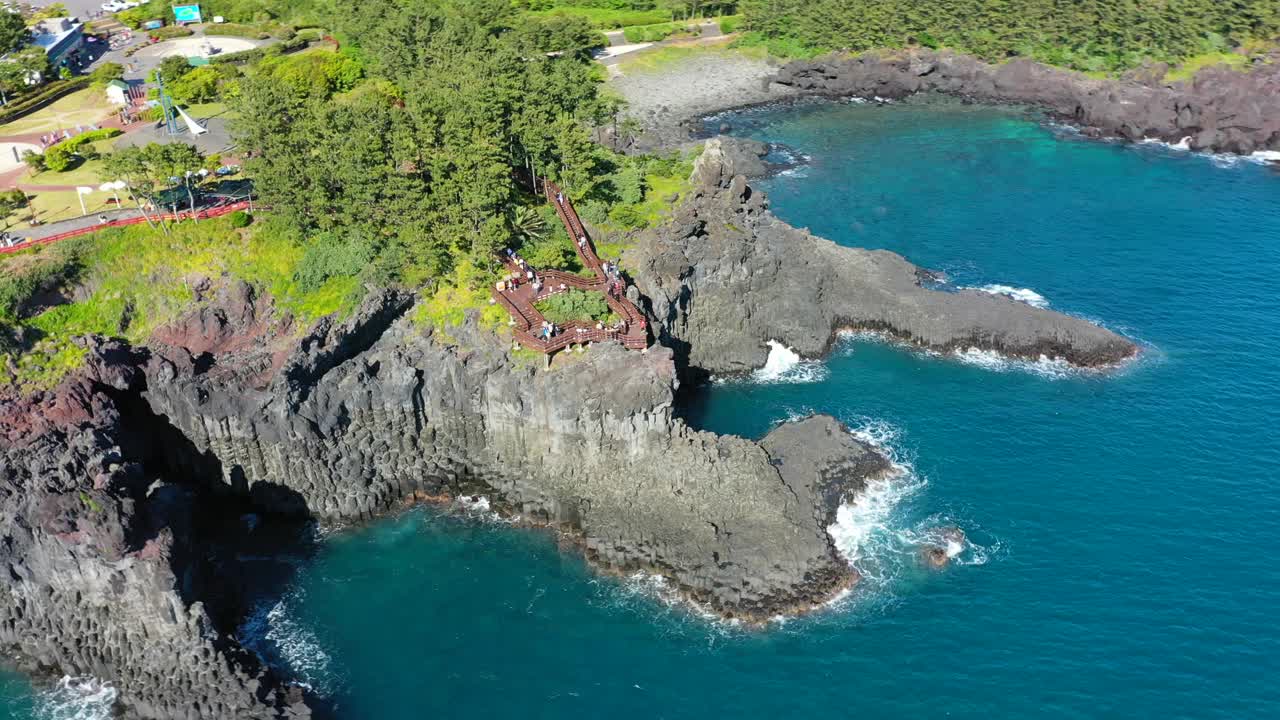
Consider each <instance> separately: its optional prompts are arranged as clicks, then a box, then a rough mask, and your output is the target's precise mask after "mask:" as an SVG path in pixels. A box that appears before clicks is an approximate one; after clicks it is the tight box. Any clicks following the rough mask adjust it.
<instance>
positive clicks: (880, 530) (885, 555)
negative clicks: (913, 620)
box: [827, 420, 926, 587]
mask: <svg viewBox="0 0 1280 720" xmlns="http://www.w3.org/2000/svg"><path fill="white" fill-rule="evenodd" d="M850 432H851V433H852V434H853V436H854V437H856V438H858V439H859V440H861V441H863V442H865V443H867V444H868V445H871V446H873V447H875V448H876V449H877V450H879V451H880V452H882V453H883V454H884V455H885V456H886V457H887V458H889V462H890V465H891V467H892V470H891V472H889V473H887V474H885V475H884V476H882V477H878V478H874V479H872V480H870V481H868V482H867V484H866V486H865V487H864V488H863V489H862V491H861V492H859V493H858V494H857V495H855V496H854V497H853V498H851V499H849V500H848V501H847V502H845V503H843V504H841V506H840V507H839V509H837V510H836V521H835V522H834V523H832V524H831V525H830V526H828V527H827V532H828V533H830V534H831V539H832V540H833V541H835V546H836V550H837V551H839V552H840V554H841V556H843V557H844V559H845V560H846V561H848V563H849V564H850V565H852V566H853V568H854V569H855V570H857V571H858V573H859V574H861V575H862V578H863V582H864V583H868V584H870V585H871V586H873V587H882V586H884V585H885V584H887V583H888V582H889V581H890V580H892V579H893V577H894V576H896V574H897V568H896V566H897V562H896V556H898V555H900V554H901V545H902V538H903V531H904V530H905V529H906V528H905V527H904V526H903V524H902V522H903V518H902V516H901V514H900V513H899V509H900V508H901V506H902V504H903V502H904V501H905V500H907V498H909V497H911V496H913V495H915V494H916V493H917V492H919V491H920V490H921V489H923V488H924V487H925V484H926V483H925V481H924V480H923V479H922V478H920V476H918V475H917V474H916V472H915V468H914V466H913V465H912V464H911V462H910V461H908V460H906V459H905V458H904V457H903V455H902V453H901V451H900V450H899V449H898V447H897V440H898V436H899V431H898V429H897V428H896V427H894V426H893V425H891V424H889V423H886V422H884V421H881V420H865V421H864V422H862V423H861V424H860V425H858V426H857V427H855V428H853V429H851V430H850Z"/></svg>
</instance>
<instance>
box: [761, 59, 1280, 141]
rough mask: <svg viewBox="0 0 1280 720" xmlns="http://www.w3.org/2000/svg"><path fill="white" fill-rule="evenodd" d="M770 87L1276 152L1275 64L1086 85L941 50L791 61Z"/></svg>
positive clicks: (1279, 92) (1017, 63)
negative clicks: (946, 104)
mask: <svg viewBox="0 0 1280 720" xmlns="http://www.w3.org/2000/svg"><path fill="white" fill-rule="evenodd" d="M774 80H775V82H778V83H780V84H783V85H786V86H789V87H795V88H797V89H800V90H802V91H804V92H807V93H811V94H821V95H831V96H850V95H853V96H862V97H877V96H878V97H882V98H890V99H897V98H903V97H906V96H908V95H912V94H915V93H921V92H941V93H947V94H951V95H958V96H963V97H967V98H972V99H974V100H977V101H981V102H992V103H1016V104H1025V105H1035V106H1039V107H1043V108H1045V109H1047V110H1049V111H1050V112H1052V113H1053V114H1054V115H1056V116H1058V117H1059V118H1061V119H1063V120H1066V121H1068V122H1071V123H1073V124H1076V125H1078V126H1081V127H1082V128H1084V129H1085V130H1086V131H1087V132H1090V133H1092V134H1095V135H1105V136H1110V137H1119V138H1124V139H1126V140H1130V141H1137V140H1142V139H1144V138H1153V139H1160V140H1163V141H1166V142H1170V143H1177V142H1181V141H1182V140H1183V139H1186V138H1189V140H1188V143H1189V144H1190V146H1191V148H1192V149H1195V150H1211V151H1215V152H1230V153H1238V154H1242V155H1247V154H1250V153H1253V152H1255V151H1258V150H1280V63H1262V64H1258V65H1255V66H1253V67H1252V68H1251V69H1250V71H1248V72H1240V71H1236V70H1232V69H1228V68H1226V67H1213V68H1207V69H1205V70H1202V71H1200V72H1199V73H1197V74H1196V75H1195V77H1194V79H1193V80H1191V81H1190V82H1174V83H1165V82H1164V81H1163V73H1159V72H1149V73H1132V74H1130V76H1129V77H1128V78H1126V79H1122V80H1096V79H1093V78H1090V77H1088V76H1086V75H1083V74H1080V73H1076V72H1071V71H1067V70H1060V69H1057V68H1050V67H1047V66H1044V65H1041V64H1039V63H1036V62H1033V61H1030V60H1026V59H1017V60H1013V61H1010V62H1008V63H1005V64H1003V65H988V64H986V63H984V62H982V61H980V60H977V59H975V58H973V57H970V56H967V55H959V54H955V53H953V52H949V51H943V52H936V51H932V50H904V51H896V52H881V53H866V54H863V55H859V56H856V57H842V56H834V57H825V58H819V59H816V60H800V61H795V62H791V63H789V64H787V65H786V66H784V67H783V68H782V69H781V70H780V71H779V72H778V75H777V76H776V77H775V78H774Z"/></svg>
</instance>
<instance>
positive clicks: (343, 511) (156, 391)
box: [0, 281, 888, 718]
mask: <svg viewBox="0 0 1280 720" xmlns="http://www.w3.org/2000/svg"><path fill="white" fill-rule="evenodd" d="M215 284H220V285H221V288H220V289H218V290H214V291H211V292H210V297H208V298H206V300H207V301H208V302H207V303H206V304H205V305H204V306H203V307H201V308H199V309H197V310H195V311H193V312H192V313H190V314H189V315H188V316H186V317H184V318H182V319H181V320H180V321H179V322H176V323H174V324H173V325H171V326H169V327H166V328H163V329H161V330H160V331H159V332H157V333H156V335H155V338H154V340H153V342H152V344H151V345H150V346H148V347H147V348H145V349H137V350H135V349H131V348H127V347H124V346H122V345H119V344H115V343H104V342H101V341H91V362H90V364H89V368H88V369H87V370H86V371H85V373H84V374H82V375H80V376H78V377H76V378H74V379H72V380H69V381H67V382H66V383H64V384H63V385H62V386H60V387H59V388H58V389H57V390H55V391H52V392H50V393H45V394H42V395H39V396H36V397H33V398H28V399H23V400H21V401H17V400H15V401H14V402H11V403H8V404H6V405H5V408H6V413H5V414H4V417H3V418H2V419H0V429H3V430H4V433H3V440H2V441H0V475H2V476H3V477H4V481H5V485H4V487H5V489H6V497H5V500H4V505H3V515H2V516H0V521H2V522H3V523H4V532H5V535H6V538H7V541H6V544H5V547H4V549H3V552H4V557H5V560H6V562H7V563H8V565H9V568H10V572H9V573H8V575H7V576H6V579H5V580H4V581H3V584H4V598H5V602H4V603H3V607H0V612H2V613H3V615H0V618H2V619H3V621H4V622H3V624H0V639H2V640H3V641H4V642H5V643H6V644H7V645H9V646H10V647H12V648H14V649H15V650H17V651H18V654H19V655H20V656H21V657H22V658H24V659H25V660H26V661H27V662H28V664H29V665H31V666H32V667H38V668H45V669H53V670H56V671H58V672H64V673H70V674H82V673H89V674H93V675H96V676H98V677H101V678H104V679H109V680H111V681H113V682H114V683H115V684H116V686H117V687H118V688H119V690H120V697H121V703H122V707H123V708H124V709H125V710H126V711H127V713H128V714H129V715H131V716H138V717H155V718H172V717H193V718H194V717H201V718H224V717H249V718H254V717H277V716H301V715H306V714H308V713H309V710H308V708H307V706H306V705H305V704H304V702H303V700H304V698H303V697H302V694H301V692H300V691H298V690H297V689H296V688H291V687H289V686H288V685H287V684H285V683H282V682H281V681H280V680H279V679H278V678H276V677H275V676H274V675H273V674H272V673H271V672H270V671H269V670H264V669H263V668H260V667H258V664H257V662H256V660H255V658H254V657H252V656H251V655H249V654H248V653H245V652H243V651H242V650H241V649H240V646H239V645H238V643H237V641H236V639H235V637H234V628H236V627H237V625H238V620H239V619H241V618H240V617H237V616H236V611H237V603H236V599H235V598H234V597H231V598H227V597H225V596H226V595H228V591H226V590H221V591H219V590H217V589H216V588H215V587H214V586H215V585H216V584H223V585H228V586H235V585H236V584H237V578H234V577H228V576H226V575H225V574H224V575H218V576H216V577H214V576H213V574H212V573H211V570H212V569H213V568H215V567H217V568H218V571H219V572H222V573H225V572H226V568H225V567H222V566H218V565H217V564H216V563H211V562H210V558H209V557H208V556H209V554H210V551H209V549H208V533H207V532H206V531H207V530H208V529H209V528H210V527H217V526H221V527H223V528H225V527H226V526H227V525H228V524H231V526H233V527H234V524H235V523H236V522H238V517H239V514H240V513H241V512H247V511H252V512H254V513H259V514H261V515H262V516H263V517H264V521H263V522H268V523H270V522H277V521H279V520H280V519H282V518H287V517H291V516H292V517H310V518H317V519H320V520H322V521H334V520H358V519H364V518H370V517H373V516H376V515H378V514H380V513H385V512H388V511H391V510H394V509H396V508H399V507H402V506H403V505H404V504H405V503H406V502H411V501H414V500H418V499H439V498H445V497H456V496H460V495H474V494H483V495H485V496H487V497H489V498H490V500H491V502H492V503H493V505H494V506H495V507H496V508H498V509H499V510H500V511H502V512H505V513H508V514H510V515H512V516H515V517H518V518H521V519H524V520H526V521H530V522H534V523H540V524H546V525H549V526H553V527H555V528H557V529H559V530H560V531H562V532H564V533H565V535H566V537H568V538H571V539H573V540H575V541H576V542H577V543H579V544H580V546H581V547H582V549H583V551H584V552H585V553H586V555H587V556H588V558H589V559H590V560H591V561H592V562H593V563H594V564H596V565H597V566H598V567H600V568H602V569H604V570H607V571H612V572H620V573H628V572H633V571H637V570H644V571H648V572H653V573H657V574H660V575H662V576H664V577H666V578H667V579H668V580H669V581H670V583H671V585H672V587H673V588H675V589H677V590H679V591H680V592H681V593H682V594H684V595H685V596H687V597H689V598H691V599H693V600H695V601H697V602H699V603H702V604H703V605H705V606H706V607H708V608H710V609H712V610H714V611H716V612H718V613H720V614H723V615H725V616H730V617H742V618H746V619H750V620H754V619H762V618H765V617H768V616H772V615H774V614H776V613H786V612H794V611H801V610H805V609H808V608H810V607H813V606H814V605H815V604H817V603H820V602H823V601H825V600H827V599H829V598H830V597H832V596H833V595H834V594H835V593H837V592H839V591H840V590H841V589H843V588H845V587H848V586H849V585H850V584H852V583H853V582H855V581H856V579H857V578H856V573H855V572H854V571H853V570H852V569H851V568H850V567H849V565H848V564H847V563H846V562H845V561H844V560H843V559H842V558H840V557H838V556H837V554H836V552H835V550H834V547H833V545H832V541H831V538H830V537H829V535H828V534H827V531H826V526H827V525H828V524H829V522H830V519H831V518H832V517H833V513H834V512H835V508H836V506H837V505H838V504H839V503H840V502H841V501H842V500H844V499H846V498H847V497H849V496H850V495H851V494H852V493H855V492H857V491H858V490H859V489H860V488H861V487H862V484H863V482H864V481H865V479H866V478H867V477H869V476H871V475H874V474H876V473H880V472H884V471H886V470H887V469H888V464H887V462H886V461H885V459H884V458H883V457H881V456H880V455H879V454H878V453H876V452H874V451H873V450H872V449H870V448H869V447H867V446H865V445H863V444H862V443H861V442H859V441H858V440H856V439H855V438H853V437H852V435H850V434H849V433H848V432H847V431H846V430H845V429H844V428H842V427H840V426H839V424H838V423H836V422H835V421H833V420H831V419H829V418H810V419H807V420H804V421H801V422H798V423H794V424H791V425H788V426H784V429H781V430H779V431H777V432H776V433H775V434H772V435H770V436H769V437H768V438H766V439H765V440H764V441H763V442H760V443H756V442H751V441H748V440H744V439H741V438H735V437H727V436H719V435H715V434H712V433H707V432H698V431H695V430H692V429H690V428H688V427H686V426H685V425H684V424H683V423H682V422H681V421H680V420H678V419H676V418H674V417H673V415H672V400H673V392H674V389H675V387H676V386H677V378H676V374H675V367H674V364H673V362H672V354H671V352H670V351H669V350H667V349H665V348H661V347H654V348H652V349H651V350H650V351H648V352H646V353H639V352H628V351H625V350H623V349H621V348H620V347H617V346H612V345H610V346H596V347H592V348H591V349H590V350H588V351H587V352H585V353H578V352H572V353H565V354H562V355H560V356H557V357H556V358H555V359H554V361H552V362H550V363H547V362H546V361H545V359H543V358H541V357H540V356H539V357H537V358H534V359H529V358H525V357H523V356H521V355H518V354H516V355H513V354H512V352H511V350H510V347H509V346H508V342H509V341H507V340H503V339H501V338H500V337H498V336H495V335H494V334H493V333H490V332H487V331H482V330H479V329H477V328H476V327H475V326H474V319H472V320H469V321H468V323H467V324H466V325H464V326H463V327H460V328H451V329H450V332H449V336H447V337H446V336H445V335H444V334H443V333H433V332H431V331H430V330H423V329H422V328H420V327H418V326H417V325H415V324H414V323H413V322H412V321H411V320H409V319H408V318H407V317H406V316H405V311H406V309H407V308H408V307H409V306H410V304H411V298H410V297H409V296H407V295H404V294H401V293H397V292H393V291H377V292H374V293H372V294H371V296H370V298H369V300H368V301H367V302H366V303H365V305H364V306H363V307H362V308H361V309H360V310H359V312H357V313H356V314H355V315H354V316H352V317H351V318H349V319H347V320H346V321H344V322H337V321H334V320H328V321H324V322H321V323H320V324H318V325H317V326H316V327H314V328H311V329H310V330H309V331H308V332H306V333H303V334H298V333H297V332H294V331H293V330H292V328H291V326H290V325H289V324H288V323H285V322H280V321H278V319H277V318H275V317H274V314H273V313H272V311H271V307H270V304H269V302H264V301H263V300H262V299H260V298H257V297H255V295H254V293H253V291H252V289H251V288H249V287H248V286H246V285H243V284H240V283H237V282H233V281H222V282H221V283H215ZM196 507H199V508H200V510H201V511H200V512H199V513H195V512H194V511H193V510H194V508H196ZM220 508H221V509H220ZM215 596H216V597H217V602H216V603H215V602H213V601H212V598H214V597H215ZM212 605H216V607H213V606H212ZM241 609H242V608H241Z"/></svg>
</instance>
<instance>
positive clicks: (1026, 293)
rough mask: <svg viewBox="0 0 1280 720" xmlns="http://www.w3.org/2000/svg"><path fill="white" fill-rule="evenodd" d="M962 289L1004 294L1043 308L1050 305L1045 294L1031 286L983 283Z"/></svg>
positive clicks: (989, 293)
mask: <svg viewBox="0 0 1280 720" xmlns="http://www.w3.org/2000/svg"><path fill="white" fill-rule="evenodd" d="M960 289H961V290H977V291H979V292H984V293H987V294H988V295H1003V296H1005V297H1007V298H1011V299H1013V300H1017V301H1018V302H1021V303H1026V304H1027V305H1030V306H1031V307H1037V308H1042V309H1043V308H1047V307H1049V301H1048V300H1047V299H1046V298H1045V296H1043V295H1041V294H1040V293H1038V292H1036V291H1035V290H1032V289H1031V288H1017V287H1013V286H1012V285H998V284H992V285H983V286H981V287H962V288H960Z"/></svg>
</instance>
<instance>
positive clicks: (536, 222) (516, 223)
mask: <svg viewBox="0 0 1280 720" xmlns="http://www.w3.org/2000/svg"><path fill="white" fill-rule="evenodd" d="M511 231H512V232H513V233H514V234H515V236H516V237H518V238H520V241H521V243H522V244H526V245H527V244H532V243H535V242H537V241H539V240H541V239H542V238H543V237H544V236H545V235H546V233H547V221H546V220H544V219H543V218H542V215H541V214H539V213H538V211H537V209H536V208H532V207H529V206H527V205H522V206H520V207H517V208H516V210H515V213H513V215H512V219H511Z"/></svg>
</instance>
